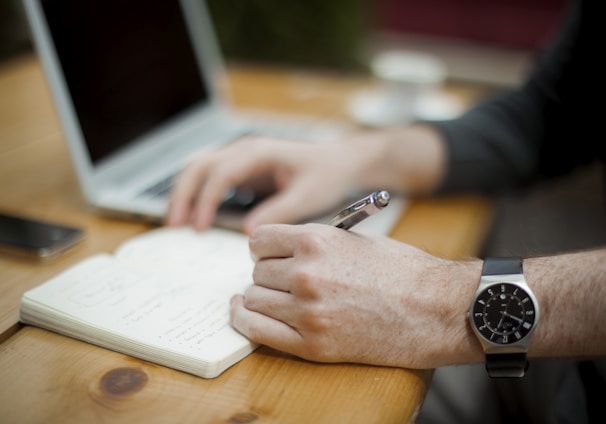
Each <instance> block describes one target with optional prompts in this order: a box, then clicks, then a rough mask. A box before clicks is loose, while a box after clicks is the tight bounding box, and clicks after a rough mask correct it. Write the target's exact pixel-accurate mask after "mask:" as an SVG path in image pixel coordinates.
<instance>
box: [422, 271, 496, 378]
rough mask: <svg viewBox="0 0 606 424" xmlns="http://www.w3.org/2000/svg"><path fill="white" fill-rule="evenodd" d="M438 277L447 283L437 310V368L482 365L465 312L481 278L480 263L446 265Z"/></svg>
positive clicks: (476, 342) (480, 355) (479, 347)
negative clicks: (457, 365) (438, 318)
mask: <svg viewBox="0 0 606 424" xmlns="http://www.w3.org/2000/svg"><path fill="white" fill-rule="evenodd" d="M444 269H445V270H446V272H443V270H440V273H439V276H435V277H433V278H441V279H444V281H445V282H446V286H445V287H444V288H443V290H444V293H443V296H440V297H439V299H440V301H439V302H438V304H437V305H436V310H439V311H443V313H442V314H440V316H441V321H442V322H441V325H440V326H439V328H440V330H441V331H440V332H437V333H436V335H437V336H438V337H436V339H435V341H436V342H437V343H436V346H435V347H436V350H435V355H436V360H435V362H436V364H437V365H436V366H443V365H454V364H463V363H474V362H481V361H483V360H484V352H483V350H482V347H481V345H480V344H479V343H478V340H477V338H476V337H475V335H474V333H473V331H472V329H471V327H470V325H469V323H468V315H467V312H468V310H469V305H470V303H471V301H472V299H473V295H474V293H475V291H476V289H477V287H478V281H479V280H480V276H481V274H482V261H481V260H469V261H448V262H447V265H446V268H444Z"/></svg>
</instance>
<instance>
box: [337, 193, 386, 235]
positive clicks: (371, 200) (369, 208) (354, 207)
mask: <svg viewBox="0 0 606 424" xmlns="http://www.w3.org/2000/svg"><path fill="white" fill-rule="evenodd" d="M389 199H390V196H389V193H388V192H387V191H385V190H379V191H375V192H373V193H371V194H369V195H368V196H366V197H364V198H362V199H360V200H358V201H356V202H354V203H352V204H351V205H349V206H347V207H346V208H345V209H343V210H342V211H341V212H339V213H338V214H337V215H335V216H334V218H332V219H331V220H330V222H329V225H332V226H333V227H337V228H343V229H345V230H348V229H350V228H351V227H353V226H354V225H356V224H358V223H360V222H361V221H363V220H365V219H366V218H368V217H369V216H371V215H374V214H375V213H377V212H379V211H380V210H382V209H383V208H385V207H386V206H387V205H388V204H389Z"/></svg>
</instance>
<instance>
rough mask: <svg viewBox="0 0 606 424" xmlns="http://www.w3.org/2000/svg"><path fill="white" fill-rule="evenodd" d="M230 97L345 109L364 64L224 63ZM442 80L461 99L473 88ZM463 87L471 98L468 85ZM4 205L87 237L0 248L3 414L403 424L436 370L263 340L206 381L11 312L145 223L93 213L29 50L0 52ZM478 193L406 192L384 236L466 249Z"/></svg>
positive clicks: (8, 417)
mask: <svg viewBox="0 0 606 424" xmlns="http://www.w3.org/2000/svg"><path fill="white" fill-rule="evenodd" d="M229 76H230V83H231V88H232V90H233V100H234V103H235V105H237V106H247V107H258V108H266V109H280V110H281V111H289V112H293V113H309V114H320V115H322V116H325V117H329V118H331V119H347V115H346V112H345V103H346V100H347V98H348V96H349V95H350V94H351V93H352V90H355V89H357V88H360V87H364V86H366V85H368V84H369V83H370V82H369V81H368V80H367V79H366V78H363V77H360V76H347V75H346V76H343V75H339V74H332V73H330V72H311V71H301V70H293V69H284V68H269V67H253V66H244V65H232V66H231V67H230V68H229ZM448 89H450V90H452V92H453V93H457V95H460V96H461V97H462V98H465V99H466V100H468V101H470V100H472V99H473V98H474V96H477V95H479V93H480V94H481V92H478V91H474V90H472V89H470V87H464V86H455V85H453V86H451V87H448ZM465 96H468V97H465ZM0 210H4V211H9V212H15V213H21V214H27V215H31V216H33V217H36V218H42V219H49V220H53V221H57V222H64V223H67V224H73V225H76V226H80V227H83V228H84V229H85V230H86V240H85V241H84V243H82V244H81V245H80V246H78V247H77V248H75V249H74V250H72V251H71V252H69V253H66V254H65V255H63V256H62V257H60V258H58V259H55V260H53V261H51V262H48V263H34V262H28V261H26V260H18V259H13V258H9V257H0V343H1V344H0V422H2V423H40V422H44V423H69V422H74V423H82V422H87V423H88V422H112V423H113V422H116V423H122V422H124V423H132V422H147V423H154V422H170V423H188V422H195V423H252V422H260V423H280V424H284V423H315V424H318V423H365V424H368V423H381V424H387V423H405V422H410V421H414V418H415V417H416V414H417V412H418V410H419V409H420V407H421V405H422V402H423V399H424V396H425V394H426V391H427V388H428V385H429V383H430V380H431V376H432V370H420V371H419V370H407V369H398V368H385V367H373V366H364V365H352V364H337V365H334V364H319V363H311V362H307V361H304V360H300V359H298V358H294V357H291V356H288V355H285V354H283V353H280V352H277V351H274V350H272V349H269V348H265V347H262V348H260V349H258V350H257V351H255V352H254V353H253V354H251V355H250V356H249V357H247V358H246V359H244V360H243V361H242V362H240V363H238V364H236V365H235V366H234V367H232V368H230V369H229V370H227V371H226V372H225V373H224V374H223V375H221V376H220V377H218V378H216V379H213V380H204V379H202V378H197V377H194V376H191V375H188V374H184V373H181V372H178V371H174V370H172V369H168V368H164V367H161V366H157V365H154V364H151V363H147V362H144V361H141V360H138V359H134V358H131V357H128V356H126V355H122V354H119V353H115V352H112V351H109V350H105V349H102V348H98V347H96V346H93V345H90V344H87V343H83V342H79V341H76V340H73V339H70V338H68V337H63V336H59V335H57V334H54V333H51V332H48V331H44V330H41V329H38V328H34V327H30V326H22V325H20V324H19V323H18V308H19V301H20V298H21V295H22V294H23V292H25V291H26V290H28V289H30V288H32V287H34V286H37V285H39V284H40V283H42V282H44V281H45V280H47V279H49V278H50V277H52V276H53V275H55V274H57V273H58V272H60V271H61V270H63V269H65V268H67V267H68V266H70V265H72V264H74V263H76V262H78V261H80V260H82V259H83V258H85V257H87V256H90V255H92V254H94V253H98V252H111V251H112V250H113V249H114V248H115V247H117V246H118V244H120V243H121V242H122V241H124V240H126V239H127V238H129V237H131V236H134V235H136V234H138V233H141V232H143V231H146V230H148V229H150V228H151V227H150V226H149V225H147V224H143V223H137V222H127V221H120V220H114V219H110V218H107V217H102V216H99V215H98V214H96V213H94V211H92V210H90V209H89V207H88V206H87V205H86V203H85V201H84V198H83V196H82V195H81V193H80V190H79V188H78V186H77V183H76V180H75V176H74V171H73V169H72V166H71V162H70V159H69V156H68V152H67V149H66V146H65V143H64V139H63V135H62V132H61V129H60V126H59V124H58V120H57V116H56V114H55V109H54V106H53V104H52V102H51V99H50V96H49V91H48V89H47V86H46V82H45V80H44V77H43V74H42V71H41V67H40V64H39V62H38V59H37V57H36V56H35V55H25V56H23V57H19V58H17V59H15V60H12V61H10V62H7V63H4V64H0ZM490 219H491V207H490V204H489V202H488V201H486V200H485V199H482V198H476V197H448V198H436V199H429V200H415V201H412V202H411V204H410V206H409V207H408V209H407V211H406V213H405V214H404V216H402V218H401V220H400V221H399V223H398V224H397V226H396V228H395V229H394V231H393V234H392V236H393V237H395V238H396V239H399V240H402V241H405V242H408V243H412V244H414V245H417V246H419V247H421V248H424V249H426V250H428V251H430V252H432V253H434V254H437V255H440V256H444V257H450V258H455V257H466V256H472V255H474V254H476V253H477V252H478V250H479V248H480V245H481V243H482V241H483V238H484V235H485V231H486V229H487V227H488V225H489V223H490Z"/></svg>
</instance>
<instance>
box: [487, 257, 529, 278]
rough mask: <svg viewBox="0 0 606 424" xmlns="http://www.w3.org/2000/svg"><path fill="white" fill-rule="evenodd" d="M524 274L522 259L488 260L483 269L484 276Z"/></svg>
mask: <svg viewBox="0 0 606 424" xmlns="http://www.w3.org/2000/svg"><path fill="white" fill-rule="evenodd" d="M522 273H523V270H522V258H486V259H485V260H484V266H483V268H482V275H503V274H522Z"/></svg>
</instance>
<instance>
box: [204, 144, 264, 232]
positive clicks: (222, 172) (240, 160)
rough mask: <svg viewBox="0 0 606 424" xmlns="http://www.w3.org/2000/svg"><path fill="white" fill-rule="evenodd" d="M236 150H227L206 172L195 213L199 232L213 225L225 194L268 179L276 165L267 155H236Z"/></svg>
mask: <svg viewBox="0 0 606 424" xmlns="http://www.w3.org/2000/svg"><path fill="white" fill-rule="evenodd" d="M235 146H241V143H237V144H234V146H233V147H232V148H230V149H228V150H226V154H224V155H223V158H222V161H221V162H220V163H215V164H214V166H213V167H212V169H211V170H210V171H209V172H207V177H206V181H205V184H204V186H203V187H202V189H201V191H200V195H199V196H198V198H197V200H196V204H195V206H194V210H193V216H194V218H193V222H194V226H195V227H196V228H199V229H201V228H206V227H207V226H209V225H211V224H212V221H213V219H214V217H215V214H216V211H217V208H218V207H219V205H220V204H221V202H222V201H223V199H224V197H225V194H226V193H227V192H228V191H229V190H230V189H232V188H234V187H238V186H241V185H244V184H245V183H248V182H250V181H255V180H257V179H259V178H263V177H267V175H268V174H269V173H271V171H272V169H273V167H274V166H275V165H274V161H273V160H270V159H267V158H264V157H263V155H265V153H264V152H263V151H260V150H259V149H252V151H251V152H246V151H244V149H241V150H240V151H236V149H235Z"/></svg>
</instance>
